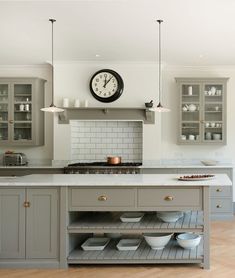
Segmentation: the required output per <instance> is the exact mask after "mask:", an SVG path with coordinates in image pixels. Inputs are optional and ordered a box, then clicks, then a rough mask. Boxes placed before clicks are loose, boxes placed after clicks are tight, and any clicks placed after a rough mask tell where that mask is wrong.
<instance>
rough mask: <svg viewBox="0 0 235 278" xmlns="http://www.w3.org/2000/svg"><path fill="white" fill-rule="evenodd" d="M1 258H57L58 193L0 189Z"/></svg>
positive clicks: (42, 189)
mask: <svg viewBox="0 0 235 278" xmlns="http://www.w3.org/2000/svg"><path fill="white" fill-rule="evenodd" d="M0 208H1V210H0V258H1V259H52V258H53V259H56V258H57V257H58V222H59V221H58V191H57V189H48V188H46V189H45V188H40V189H35V188H33V189H25V188H20V189H18V188H17V189H16V188H12V189H6V188H3V189H0Z"/></svg>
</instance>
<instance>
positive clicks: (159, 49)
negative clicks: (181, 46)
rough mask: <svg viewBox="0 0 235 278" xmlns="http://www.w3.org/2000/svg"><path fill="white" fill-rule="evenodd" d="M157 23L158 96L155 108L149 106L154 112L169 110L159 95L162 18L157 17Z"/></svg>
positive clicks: (160, 94)
mask: <svg viewBox="0 0 235 278" xmlns="http://www.w3.org/2000/svg"><path fill="white" fill-rule="evenodd" d="M157 22H158V24H159V32H158V97H159V102H158V105H157V107H155V108H150V110H153V111H156V112H169V111H170V109H168V108H165V107H163V106H162V104H161V97H162V86H161V73H162V65H161V63H162V61H161V54H162V52H161V23H162V22H163V20H161V19H158V20H157Z"/></svg>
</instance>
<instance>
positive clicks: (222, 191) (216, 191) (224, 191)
mask: <svg viewBox="0 0 235 278" xmlns="http://www.w3.org/2000/svg"><path fill="white" fill-rule="evenodd" d="M210 193H211V196H212V197H231V196H232V187H231V186H213V187H211V188H210Z"/></svg>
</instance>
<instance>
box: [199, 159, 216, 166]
mask: <svg viewBox="0 0 235 278" xmlns="http://www.w3.org/2000/svg"><path fill="white" fill-rule="evenodd" d="M201 163H202V164H204V165H205V166H215V165H216V164H217V161H216V160H201Z"/></svg>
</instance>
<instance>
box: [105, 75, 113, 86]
mask: <svg viewBox="0 0 235 278" xmlns="http://www.w3.org/2000/svg"><path fill="white" fill-rule="evenodd" d="M112 78H113V76H111V77H110V78H109V80H108V81H106V77H105V81H106V82H105V81H104V86H103V87H104V88H106V85H107V84H108V83H109V81H110V80H111V79H112Z"/></svg>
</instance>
